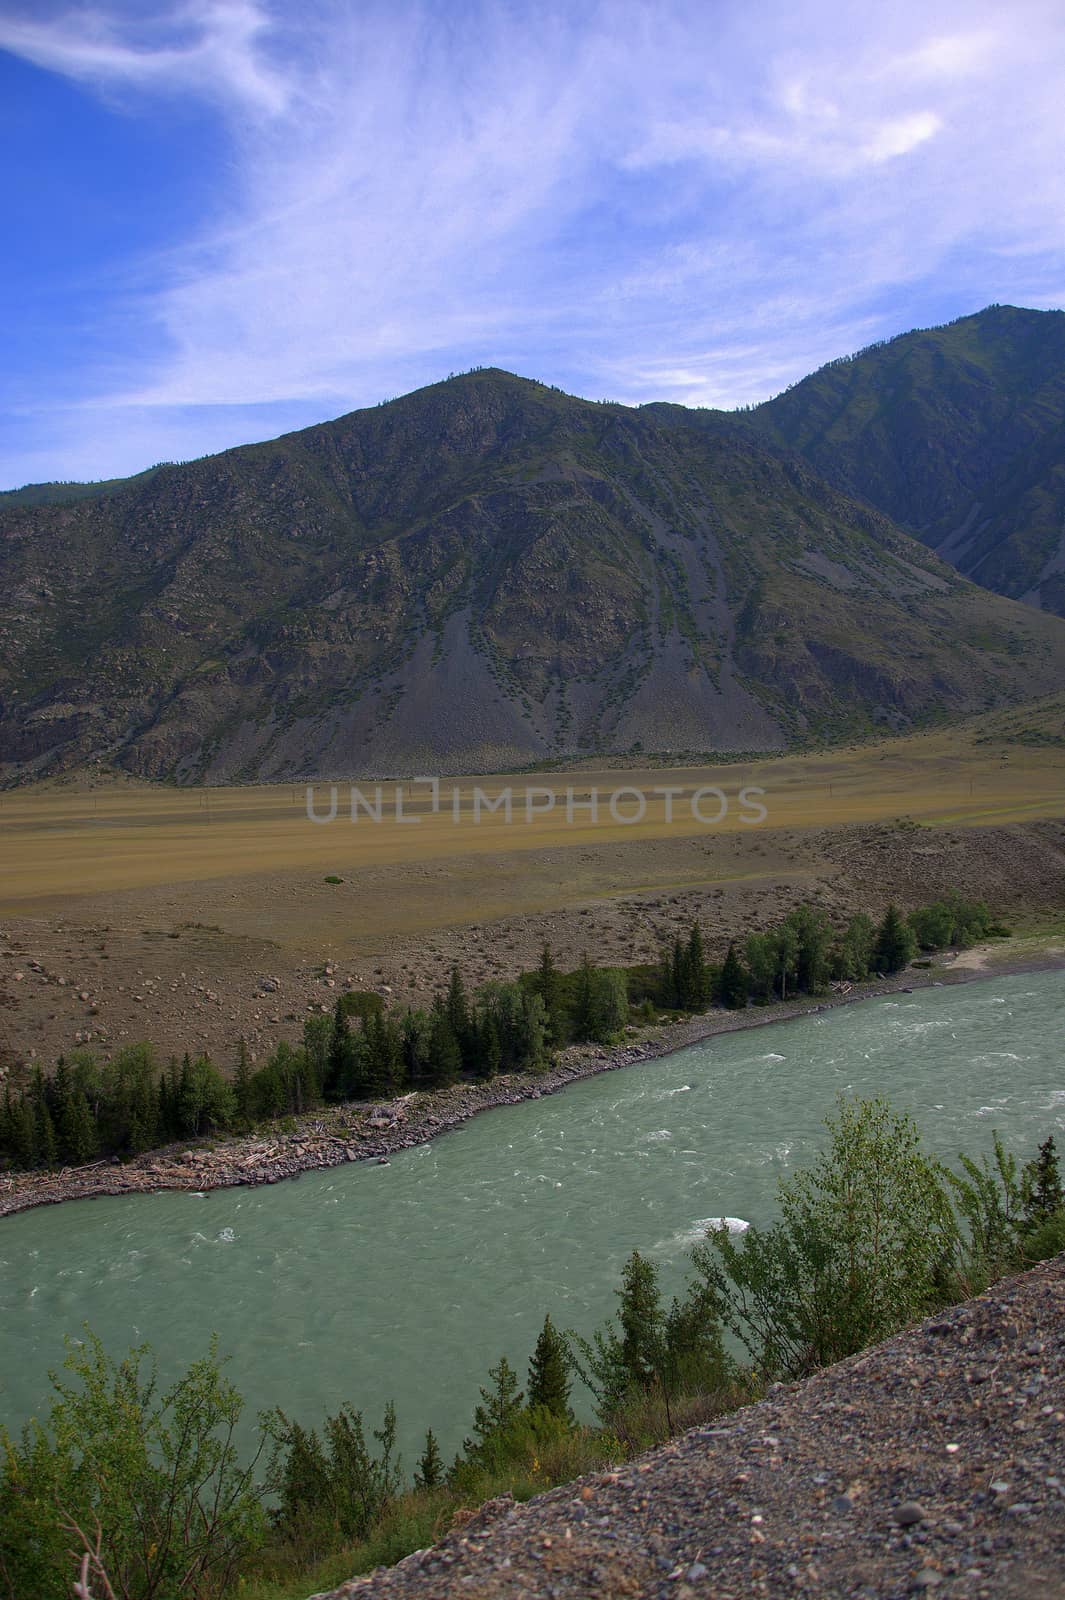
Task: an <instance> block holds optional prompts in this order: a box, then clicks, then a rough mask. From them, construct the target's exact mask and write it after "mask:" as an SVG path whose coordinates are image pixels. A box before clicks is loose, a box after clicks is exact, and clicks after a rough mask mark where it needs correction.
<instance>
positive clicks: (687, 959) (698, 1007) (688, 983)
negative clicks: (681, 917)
mask: <svg viewBox="0 0 1065 1600" xmlns="http://www.w3.org/2000/svg"><path fill="white" fill-rule="evenodd" d="M684 984H685V991H684V1004H685V1006H686V1007H687V1009H688V1010H689V1011H705V1010H706V1007H707V1006H708V1005H709V1004H710V968H709V967H708V966H707V964H706V952H705V950H704V948H703V935H702V929H701V928H700V927H699V924H698V923H697V922H693V923H692V926H691V932H690V933H689V935H688V947H687V949H686V950H685V952H684Z"/></svg>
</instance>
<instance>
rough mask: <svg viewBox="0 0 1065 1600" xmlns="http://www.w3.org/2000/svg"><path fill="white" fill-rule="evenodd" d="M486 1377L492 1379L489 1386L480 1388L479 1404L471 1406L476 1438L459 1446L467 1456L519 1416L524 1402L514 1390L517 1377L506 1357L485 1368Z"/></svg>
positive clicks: (517, 1391) (516, 1390) (519, 1392)
mask: <svg viewBox="0 0 1065 1600" xmlns="http://www.w3.org/2000/svg"><path fill="white" fill-rule="evenodd" d="M488 1376H489V1377H490V1378H491V1380H492V1384H491V1387H490V1388H487V1389H485V1388H482V1390H481V1404H480V1405H478V1406H475V1407H474V1412H473V1431H474V1434H475V1435H476V1438H475V1439H467V1440H465V1441H464V1443H463V1449H464V1450H465V1451H466V1454H467V1455H475V1454H476V1452H477V1450H478V1449H479V1447H481V1446H482V1445H484V1444H486V1443H487V1442H488V1440H489V1439H491V1437H492V1436H493V1434H498V1433H501V1432H502V1431H503V1429H504V1428H507V1427H509V1426H510V1424H511V1423H512V1422H514V1421H515V1420H516V1419H517V1417H518V1416H519V1415H520V1414H521V1409H522V1405H523V1403H524V1398H525V1397H524V1395H523V1394H522V1392H521V1390H520V1389H519V1388H518V1375H517V1373H516V1372H515V1371H514V1368H513V1367H512V1366H511V1364H510V1362H509V1361H508V1360H507V1358H506V1356H500V1358H499V1362H498V1364H497V1365H496V1366H494V1367H489V1369H488Z"/></svg>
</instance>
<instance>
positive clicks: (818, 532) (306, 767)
mask: <svg viewBox="0 0 1065 1600" xmlns="http://www.w3.org/2000/svg"><path fill="white" fill-rule="evenodd" d="M0 646H2V649H0V661H2V666H0V730H2V735H3V746H2V748H3V766H2V768H0V776H2V777H3V778H4V779H5V781H13V780H17V779H19V778H22V777H26V776H29V775H32V774H34V773H43V772H49V771H55V770H59V769H62V768H67V767H72V766H76V765H79V764H82V763H84V762H86V761H92V760H96V759H101V760H105V761H108V762H112V761H117V762H118V763H119V764H120V765H122V766H123V767H125V768H127V769H129V770H131V771H134V772H137V773H140V774H143V775H145V776H149V777H156V778H164V777H165V778H172V779H176V780H178V781H192V780H195V779H199V778H202V777H205V776H206V777H209V778H211V779H212V780H221V779H226V780H244V779H252V778H257V779H276V778H284V777H289V776H293V775H311V774H313V775H318V776H327V775H340V774H351V773H360V774H367V775H369V774H373V773H377V774H382V773H385V774H387V773H391V772H394V773H411V772H420V771H425V770H428V771H432V770H434V769H444V770H452V771H455V770H463V769H465V770H475V771H476V770H491V769H497V770H498V769H499V768H501V767H506V766H512V765H515V764H524V763H531V762H535V761H537V760H540V759H542V758H549V757H558V756H574V755H583V754H588V753H591V752H595V751H601V752H606V751H628V750H632V749H640V748H643V749H644V750H647V751H677V752H679V751H695V752H702V751H730V750H753V749H762V750H765V749H773V748H781V747H784V746H786V745H789V744H794V743H797V742H802V741H807V742H808V741H810V740H811V739H822V740H824V739H831V738H840V737H850V736H854V735H859V736H860V735H862V734H864V733H866V732H868V731H870V730H872V729H873V728H875V727H877V726H883V727H889V728H897V727H906V726H909V725H911V724H917V723H922V722H927V721H929V720H934V719H935V718H937V717H943V716H946V715H956V714H958V713H960V712H964V711H968V710H978V709H982V708H984V707H988V706H991V705H995V704H999V703H1003V702H1007V701H1009V700H1012V699H1017V698H1020V697H1022V696H1024V695H1034V694H1036V693H1039V692H1040V691H1042V690H1047V689H1051V688H1054V687H1056V686H1058V685H1060V684H1061V683H1062V682H1063V681H1065V623H1063V622H1061V621H1059V620H1058V619H1057V618H1053V617H1049V616H1046V615H1044V614H1041V613H1040V612H1037V611H1035V610H1032V609H1030V608H1027V607H1024V606H1019V605H1015V604H1013V603H1011V602H1010V601H1008V600H1005V599H1001V598H999V597H998V596H996V595H992V594H989V593H987V592H986V591H984V590H982V589H980V588H978V587H976V586H975V585H972V584H970V583H968V582H967V581H966V580H964V579H963V578H961V577H960V576H959V575H958V574H957V573H956V572H955V571H953V570H952V569H951V568H950V567H949V566H947V565H946V564H945V563H943V562H942V561H941V560H939V558H938V557H937V556H936V555H934V554H933V553H932V552H931V551H929V550H928V549H926V548H925V547H924V546H923V545H922V544H919V543H918V542H917V541H915V540H913V539H910V538H909V537H908V536H907V535H906V534H904V533H902V532H900V531H899V530H898V529H897V528H896V527H895V526H894V525H893V524H892V523H891V522H890V521H889V520H888V519H887V518H886V517H884V516H883V515H881V514H880V513H879V512H876V511H874V510H872V509H871V508H870V507H869V506H867V505H864V504H862V503H860V502H858V501H856V500H854V499H851V498H849V497H848V496H846V495H845V494H843V493H841V492H840V491H839V490H838V489H837V488H835V487H833V486H831V485H830V484H828V483H827V482H826V481H825V479H824V478H823V477H822V476H820V475H819V474H818V473H816V472H815V471H814V470H813V469H812V467H811V466H810V465H808V464H807V463H806V462H805V461H804V460H802V459H801V457H800V456H798V455H796V454H793V453H792V452H790V451H786V450H782V449H781V448H779V446H777V445H775V444H772V443H767V442H765V441H763V440H762V439H760V438H757V437H754V436H753V435H752V433H751V431H750V429H749V428H748V427H747V426H746V425H745V424H743V423H742V422H739V423H738V422H736V421H734V420H732V419H730V418H728V417H723V416H721V415H719V414H714V413H692V412H687V411H684V410H683V409H682V408H679V407H670V406H666V407H659V406H649V407H644V408H641V409H637V410H633V409H628V408H626V407H623V406H618V405H600V404H592V403H589V402H587V401H583V400H577V399H573V398H571V397H570V396H568V395H565V394H562V393H560V392H558V391H556V390H553V389H549V388H546V387H544V386H543V385H540V384H536V383H531V382H528V381H526V380H524V379H521V378H516V377H513V376H511V375H510V374H508V373H505V372H500V371H494V370H490V371H481V372H475V373H471V374H467V375H466V376H464V377H460V378H454V379H450V380H448V381H446V382H444V383H440V384H436V385H433V386H432V387H430V388H427V389H423V390H420V391H418V392H417V393H415V394H412V395H409V396H407V397H406V398H404V399H401V400H398V401H395V402H392V403H390V404H388V405H384V406H379V407H375V408H374V409H372V410H366V411H358V412H354V413H352V414H351V415H350V416H347V417H342V418H341V419H339V421H336V422H331V423H327V424H324V425H322V426H318V427H313V428H308V429H306V430H304V431H303V432H300V433H293V434H289V435H286V436H285V437H283V438H281V439H278V440H275V441H272V442H271V443H268V444H262V445H252V446H246V447H242V448H240V449H236V450H229V451H226V452H225V453H224V454H222V455H218V456H213V457H208V458H205V459H203V460H200V461H196V462H191V463H188V464H186V465H182V466H160V467H158V468H156V469H155V470H153V471H152V472H150V473H148V474H143V475H141V476H140V477H139V478H137V479H131V480H128V481H127V482H126V483H125V484H123V485H121V486H119V487H118V488H108V489H106V492H101V493H99V494H95V495H92V496H88V497H82V498H80V499H75V500H71V501H68V502H67V503H64V504H55V505H25V504H21V505H20V504H18V503H14V504H10V503H9V504H3V503H0Z"/></svg>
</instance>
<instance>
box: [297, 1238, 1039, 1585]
mask: <svg viewBox="0 0 1065 1600" xmlns="http://www.w3.org/2000/svg"><path fill="white" fill-rule="evenodd" d="M1063 1552H1065V1256H1058V1257H1057V1258H1056V1260H1054V1261H1049V1262H1045V1263H1043V1265H1042V1266H1039V1267H1036V1268H1035V1269H1034V1270H1033V1271H1031V1272H1029V1273H1026V1274H1025V1275H1024V1276H1023V1277H1020V1278H1014V1279H1008V1280H1005V1281H1003V1282H1002V1283H999V1284H997V1285H996V1286H995V1287H994V1288H993V1289H991V1290H989V1291H988V1292H987V1293H986V1294H984V1295H981V1296H980V1297H979V1298H978V1299H976V1300H972V1301H970V1302H969V1304H968V1305H964V1306H957V1307H955V1308H953V1309H952V1310H950V1311H948V1312H946V1313H945V1314H943V1315H942V1316H938V1317H935V1318H933V1319H932V1320H931V1321H928V1322H925V1323H922V1324H921V1325H920V1326H919V1327H917V1328H914V1329H912V1330H910V1331H909V1332H907V1333H903V1334H900V1335H898V1336H897V1337H896V1338H893V1339H889V1340H888V1341H887V1342H886V1343H884V1344H881V1345H878V1346H876V1347H875V1348H874V1349H872V1350H868V1351H866V1352H864V1353H863V1354H862V1355H860V1356H856V1357H853V1358H852V1359H851V1360H850V1361H846V1362H842V1363H840V1365H838V1366H836V1367H830V1368H828V1369H826V1370H825V1371H823V1372H820V1373H818V1374H817V1375H816V1376H814V1377H812V1378H810V1379H808V1380H807V1381H806V1382H805V1383H801V1384H795V1385H790V1386H787V1387H782V1386H779V1385H778V1386H776V1387H774V1389H773V1390H771V1391H770V1394H769V1396H768V1397H767V1398H766V1399H765V1400H763V1401H762V1402H761V1403H759V1404H758V1405H753V1406H748V1407H745V1408H744V1409H743V1410H740V1411H736V1412H733V1413H732V1414H731V1415H729V1416H725V1417H722V1418H720V1419H719V1421H718V1422H717V1423H716V1424H715V1425H713V1426H709V1427H703V1428H697V1429H695V1430H694V1431H693V1432H692V1433H689V1434H686V1435H685V1436H684V1437H683V1438H681V1439H678V1440H675V1441H673V1442H672V1443H671V1444H668V1445H666V1446H664V1447H663V1448H661V1449H659V1450H656V1451H653V1452H652V1453H650V1454H649V1455H646V1456H644V1457H643V1458H642V1459H639V1460H637V1461H633V1462H631V1463H628V1464H627V1465H625V1466H624V1467H622V1468H620V1469H619V1470H617V1471H615V1472H607V1473H601V1474H598V1475H596V1476H593V1477H587V1478H583V1479H580V1480H578V1481H577V1482H576V1483H571V1484H567V1485H566V1486H565V1487H564V1488H561V1489H555V1490H552V1491H551V1492H550V1493H549V1494H546V1495H542V1496H540V1497H538V1498H537V1499H536V1500H533V1501H530V1502H529V1503H528V1504H527V1505H515V1504H514V1502H513V1501H511V1500H510V1499H509V1497H506V1498H503V1499H501V1500H496V1501H492V1502H490V1503H489V1504H488V1505H487V1506H483V1507H482V1508H481V1510H480V1511H479V1512H477V1513H476V1514H475V1515H474V1516H473V1517H472V1519H470V1520H468V1521H467V1522H465V1524H464V1525H463V1526H462V1527H461V1528H458V1529H457V1530H456V1531H455V1532H453V1533H452V1534H451V1535H450V1536H449V1537H448V1538H446V1539H445V1540H443V1542H442V1543H440V1544H438V1545H435V1546H434V1547H433V1548H432V1549H430V1550H425V1551H418V1552H416V1553H415V1554H414V1555H412V1556H408V1557H407V1558H406V1559H405V1560H404V1561H401V1562H400V1563H399V1565H398V1566H396V1567H393V1568H391V1569H388V1570H386V1569H380V1570H379V1571H378V1572H376V1573H374V1574H372V1575H370V1576H369V1577H365V1578H356V1579H353V1580H352V1581H351V1582H350V1583H347V1584H344V1585H343V1586H342V1587H341V1588H340V1589H338V1590H336V1591H334V1593H333V1595H331V1596H329V1597H316V1600H452V1597H455V1600H457V1597H458V1596H462V1600H592V1597H596V1600H599V1597H607V1596H609V1597H611V1600H614V1597H617V1600H623V1597H624V1600H702V1597H704V1596H705V1597H706V1600H711V1597H713V1600H755V1597H767V1600H778V1597H781V1596H787V1595H796V1596H808V1597H810V1600H813V1597H816V1600H902V1597H904V1596H907V1595H913V1594H935V1595H937V1596H942V1600H1037V1597H1041V1600H1060V1597H1061V1596H1062V1595H1063V1594H1065V1565H1063V1559H1062V1558H1063Z"/></svg>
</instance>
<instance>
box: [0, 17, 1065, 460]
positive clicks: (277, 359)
mask: <svg viewBox="0 0 1065 1600" xmlns="http://www.w3.org/2000/svg"><path fill="white" fill-rule="evenodd" d="M3 4H4V0H0V11H2V9H3ZM268 7H269V9H268ZM756 9H757V11H758V16H757V17H755V16H754V14H753V11H752V10H751V9H750V8H746V7H743V6H741V5H740V4H738V3H735V4H732V3H727V0H723V3H722V4H721V5H719V6H714V7H707V6H706V5H705V4H704V3H702V0H613V3H611V4H610V5H607V4H595V3H589V4H587V5H585V6H581V7H578V6H574V5H573V4H572V3H568V0H546V3H543V4H541V5H540V6H538V7H537V9H536V10H535V11H534V10H533V9H532V7H531V5H530V6H529V8H528V9H527V10H526V9H525V0H511V3H510V4H508V5H506V6H501V5H499V4H497V3H492V0H468V4H467V5H466V6H465V7H463V8H459V7H458V6H457V5H456V6H454V7H453V8H449V9H446V10H441V8H440V7H439V6H435V5H432V4H431V3H430V0H425V3H420V0H395V3H394V4H392V5H386V4H385V3H384V0H376V3H375V0H360V4H359V5H358V6H357V7H355V6H352V5H349V4H347V3H345V0H320V3H319V4H318V5H317V6H316V7H315V8H313V9H298V10H297V8H296V6H295V0H195V3H194V4H189V5H186V6H185V7H184V9H182V10H180V11H179V10H176V9H175V10H170V11H166V12H165V13H164V12H162V11H160V12H159V14H158V16H157V17H156V18H155V20H154V21H153V24H152V26H151V27H149V26H148V25H147V24H146V23H145V21H144V6H143V5H141V4H139V0H138V6H137V15H136V17H135V18H134V20H133V21H131V20H130V17H129V15H128V14H127V15H126V16H125V18H123V14H122V13H120V12H117V11H115V10H113V9H111V10H108V11H106V12H103V11H89V10H86V9H84V8H83V9H80V10H77V11H75V12H73V13H67V14H65V15H64V16H62V17H57V18H53V19H52V20H51V21H49V22H47V23H39V24H37V23H26V22H23V23H21V24H16V23H14V22H10V21H9V22H4V21H3V20H2V19H0V44H4V45H6V46H7V48H9V49H15V50H17V51H19V52H20V53H22V54H23V55H25V56H27V57H28V58H30V59H33V60H36V61H38V62H39V63H40V64H42V65H46V66H48V67H50V68H51V69H52V70H55V71H61V72H65V73H67V74H68V75H70V76H72V77H75V78H77V79H78V80H79V81H82V82H86V83H91V84H98V85H100V86H102V87H104V88H106V89H107V91H108V92H114V90H115V89H116V88H117V87H121V86H125V87H127V88H130V89H136V90H137V91H138V92H139V93H140V95H141V97H142V99H141V102H140V103H141V104H142V105H143V104H145V101H144V99H143V97H144V96H145V95H146V94H147V93H150V92H155V91H161V90H163V89H165V90H166V91H167V92H168V93H174V92H180V93H183V94H193V93H197V94H203V93H209V94H210V95H211V96H212V97H214V98H215V99H216V101H217V102H218V103H219V104H220V105H222V106H223V108H225V109H226V110H228V112H229V113H230V115H231V130H232V190H231V194H230V196H229V206H228V215H227V219H226V222H225V225H224V226H222V227H212V228H210V229H207V230H205V231H204V232H203V233H202V235H201V236H200V237H197V238H192V239H186V240H181V241H176V242H175V247H174V249H173V251H172V252H171V253H170V254H169V255H168V256H167V257H166V258H165V259H162V260H157V261H154V262H148V263H141V264H140V277H141V282H142V283H143V284H144V285H145V287H144V288H143V290H142V291H141V292H140V294H139V295H138V296H137V297H136V300H135V302H134V303H132V304H131V305H130V307H129V311H130V318H131V324H132V325H136V326H137V327H138V328H139V329H141V330H142V333H141V335H140V338H141V343H140V344H139V345H137V347H135V348H130V349H129V350H128V351H127V353H126V355H127V359H126V363H125V372H124V376H123V380H122V381H121V382H120V383H118V384H117V385H112V389H111V392H110V393H109V394H104V395H101V394H100V393H99V392H96V393H94V394H93V396H92V405H93V410H92V412H91V414H89V416H88V417H87V420H86V424H85V426H86V429H88V430H89V431H88V432H87V433H86V434H85V437H84V439H83V441H82V443H81V444H79V447H78V448H79V453H80V452H82V451H83V450H84V449H85V448H89V445H90V443H91V439H90V435H91V428H92V426H96V427H97V428H98V429H99V432H100V436H101V437H102V436H103V434H104V431H105V430H106V429H108V428H110V429H111V430H112V431H114V429H115V425H116V419H128V418H129V417H131V416H137V417H138V418H140V419H141V422H140V423H138V426H137V428H136V429H135V437H136V438H137V440H138V441H139V442H141V443H142V444H143V441H144V440H145V438H146V436H147V435H148V434H150V432H151V418H152V416H153V415H155V416H157V417H158V419H159V437H160V439H165V441H166V447H165V448H163V449H159V450H158V451H154V452H153V451H151V450H149V451H147V454H148V455H152V454H158V455H163V454H179V455H180V454H191V453H193V449H202V448H203V447H204V444H203V440H204V438H205V436H206V435H207V434H210V432H211V429H212V428H213V429H214V430H215V434H216V437H217V440H218V443H219V444H222V443H225V442H228V440H229V439H230V438H235V437H237V436H240V437H247V436H248V433H247V428H248V427H249V426H251V425H252V423H253V421H254V418H255V417H257V416H263V415H264V413H262V412H256V411H249V409H248V408H249V406H251V405H253V404H255V405H264V404H265V405H268V406H272V407H274V408H275V411H272V412H270V413H269V414H270V415H271V416H274V415H277V416H280V415H281V414H282V413H284V412H285V408H286V407H287V408H288V413H294V414H298V415H300V416H301V417H302V416H303V415H304V414H305V413H306V412H307V410H308V409H311V410H313V408H314V407H315V406H318V407H319V408H320V410H321V413H322V414H325V413H327V412H335V411H339V410H342V409H345V408H346V407H348V406H350V405H354V404H361V403H372V401H374V400H375V399H377V398H379V397H380V396H381V395H383V394H395V393H399V392H402V391H403V390H404V389H406V388H409V387H413V386H414V385H416V384H417V383H420V382H424V381H429V380H430V379H431V378H433V377H435V376H438V375H441V374H442V373H443V372H445V371H446V370H448V369H449V368H451V367H462V366H467V365H471V364H474V363H477V362H496V363H498V364H501V365H509V366H511V367H514V368H516V369H518V370H526V371H528V372H529V373H530V374H531V375H535V376H539V377H546V378H548V379H550V380H551V381H557V382H561V383H563V384H566V385H568V386H570V387H573V388H574V389H576V390H577V391H578V392H581V391H583V392H589V393H592V394H614V395H616V396H618V397H619V398H627V399H631V400H641V399H650V398H655V397H662V398H675V399H687V400H689V401H694V402H695V403H718V404H731V403H739V402H744V401H747V400H752V399H757V398H759V397H761V396H762V395H764V394H765V393H768V392H771V391H772V390H775V389H778V388H780V387H781V386H782V385H783V384H785V383H787V382H788V381H790V380H792V379H794V378H796V377H798V376H800V375H801V373H802V372H803V371H805V370H808V369H809V368H810V367H812V366H815V365H817V364H818V363H819V362H820V361H823V360H825V359H828V358H829V357H831V356H832V355H835V354H837V353H839V352H840V351H842V350H846V349H850V348H854V347H856V346H857V345H860V344H862V343H865V342H868V340H870V339H872V338H875V337H879V336H882V335H884V334H887V333H891V332H894V331H897V329H898V327H899V326H900V325H902V326H906V325H912V324H913V323H914V322H917V321H920V320H930V318H929V317H928V315H927V314H926V311H925V307H927V306H932V307H934V308H935V311H934V314H933V316H932V318H931V320H934V315H935V314H939V313H940V312H941V311H942V310H943V308H944V307H945V308H946V314H954V313H956V312H959V311H963V310H965V309H970V308H972V309H975V307H976V306H978V305H980V304H983V303H986V301H988V300H990V299H1015V300H1023V301H1028V302H1031V303H1037V302H1038V303H1047V302H1048V299H1050V298H1051V297H1052V296H1053V294H1054V292H1055V291H1056V290H1057V289H1058V288H1059V286H1060V283H1061V281H1062V275H1063V258H1065V237H1063V234H1065V222H1063V219H1065V174H1063V169H1062V164H1061V161H1060V148H1061V143H1062V135H1063V134H1065V116H1063V113H1062V110H1061V104H1060V94H1059V86H1060V80H1061V75H1062V70H1063V68H1065V37H1063V30H1062V27H1061V26H1060V23H1059V21H1058V19H1057V16H1056V12H1055V9H1054V8H1053V7H1052V6H1050V5H1046V4H1043V3H1041V0H1020V3H1019V4H1017V5H1016V6H1014V8H1013V9H1012V10H1011V11H1010V13H1008V14H1006V13H1003V12H1002V10H1001V8H1000V7H999V6H998V5H997V4H993V3H991V0H972V3H965V4H963V3H961V0H938V3H937V5H936V6H933V7H928V6H927V5H925V4H918V3H917V0H903V3H902V4H901V5H900V6H896V7H894V8H892V9H891V10H890V11H888V10H886V9H885V10H882V11H877V12H873V11H869V10H863V11H862V13H861V15H860V16H859V15H858V13H857V12H855V13H850V12H848V13H846V14H844V13H842V12H840V10H839V8H838V7H837V6H834V5H832V4H830V0H798V3H797V4H785V0H768V3H767V4H765V5H764V6H762V7H759V8H756ZM147 105H148V113H146V114H150V102H147ZM249 112H251V113H253V114H252V115H249ZM145 329H148V330H150V334H151V337H150V338H149V337H148V336H147V335H146V334H144V332H143V330H145ZM160 351H161V352H162V353H161V354H160V353H159V352H160ZM109 408H110V409H109ZM205 408H206V409H205ZM182 415H187V417H188V437H189V440H190V442H191V444H192V447H193V448H190V449H188V450H182V449H181V448H180V430H181V422H180V419H181V417H182ZM92 418H95V419H97V420H96V422H95V423H94V422H93V421H92ZM121 426H122V427H123V428H124V426H125V424H124V421H122V422H121ZM227 429H228V430H230V431H229V432H228V433H227ZM127 464H128V463H127ZM100 470H101V471H108V470H111V467H110V466H109V464H108V462H107V461H102V462H101V468H100Z"/></svg>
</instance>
